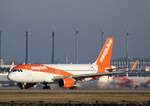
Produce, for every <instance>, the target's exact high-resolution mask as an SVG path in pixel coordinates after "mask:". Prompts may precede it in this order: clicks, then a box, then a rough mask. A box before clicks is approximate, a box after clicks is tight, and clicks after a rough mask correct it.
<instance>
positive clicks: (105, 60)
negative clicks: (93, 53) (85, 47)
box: [95, 37, 114, 73]
mask: <svg viewBox="0 0 150 106" xmlns="http://www.w3.org/2000/svg"><path fill="white" fill-rule="evenodd" d="M113 41H114V38H113V37H109V38H108V40H107V41H106V43H105V45H104V46H103V49H102V51H101V53H100V54H99V56H98V58H97V60H96V62H95V63H96V64H97V66H98V71H97V73H104V72H105V70H106V69H107V68H111V55H112V48H113Z"/></svg>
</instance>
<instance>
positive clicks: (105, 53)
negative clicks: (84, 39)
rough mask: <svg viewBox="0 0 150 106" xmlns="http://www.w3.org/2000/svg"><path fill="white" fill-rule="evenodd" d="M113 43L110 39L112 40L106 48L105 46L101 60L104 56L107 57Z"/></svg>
mask: <svg viewBox="0 0 150 106" xmlns="http://www.w3.org/2000/svg"><path fill="white" fill-rule="evenodd" d="M111 44H112V40H111V39H110V40H109V43H108V44H106V48H105V50H104V52H103V54H102V56H101V58H100V62H103V60H104V58H105V57H106V55H107V54H108V50H109V48H110V46H111Z"/></svg>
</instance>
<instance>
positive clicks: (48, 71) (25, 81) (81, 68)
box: [7, 37, 122, 89]
mask: <svg viewBox="0 0 150 106" xmlns="http://www.w3.org/2000/svg"><path fill="white" fill-rule="evenodd" d="M113 43H114V38H113V37H109V38H108V39H107V41H106V43H105V45H104V46H103V49H102V51H101V52H100V54H99V56H98V58H97V60H96V61H95V62H94V63H93V64H24V65H16V66H15V65H14V62H12V66H11V68H10V72H9V74H8V76H7V77H8V79H9V80H10V81H14V82H17V83H18V86H19V87H20V88H21V89H27V88H30V87H33V86H34V85H35V84H37V83H42V84H44V85H45V86H44V87H43V89H50V86H48V85H47V84H52V83H56V84H58V85H59V87H62V88H70V89H74V88H76V83H77V82H78V81H88V80H93V79H96V78H99V77H101V76H110V75H111V76H112V75H115V74H117V73H122V72H121V71H116V69H117V68H115V67H113V66H111V55H112V48H113ZM114 70H115V71H114Z"/></svg>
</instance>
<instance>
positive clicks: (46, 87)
mask: <svg viewBox="0 0 150 106" xmlns="http://www.w3.org/2000/svg"><path fill="white" fill-rule="evenodd" d="M43 89H51V87H50V86H48V85H47V83H44V86H43Z"/></svg>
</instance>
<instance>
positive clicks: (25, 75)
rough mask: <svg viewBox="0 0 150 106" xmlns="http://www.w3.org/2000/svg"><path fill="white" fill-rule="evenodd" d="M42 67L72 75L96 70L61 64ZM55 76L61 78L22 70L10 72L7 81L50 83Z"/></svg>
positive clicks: (95, 68)
mask: <svg viewBox="0 0 150 106" xmlns="http://www.w3.org/2000/svg"><path fill="white" fill-rule="evenodd" d="M44 65H45V66H48V67H52V68H55V69H59V70H64V71H65V72H69V73H71V74H73V75H80V74H91V73H96V72H97V70H98V67H97V65H96V64H63V65H62V64H61V65H60V64H55V65H47V64H44ZM57 76H61V75H59V74H54V73H46V72H41V71H32V70H24V69H22V71H15V72H10V73H9V74H8V79H10V80H12V81H15V82H25V83H36V82H49V83H52V82H53V78H54V77H57Z"/></svg>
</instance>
